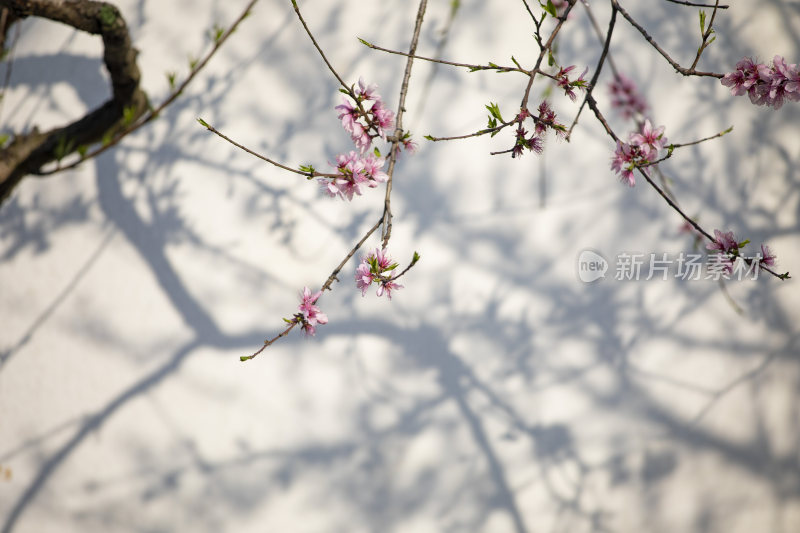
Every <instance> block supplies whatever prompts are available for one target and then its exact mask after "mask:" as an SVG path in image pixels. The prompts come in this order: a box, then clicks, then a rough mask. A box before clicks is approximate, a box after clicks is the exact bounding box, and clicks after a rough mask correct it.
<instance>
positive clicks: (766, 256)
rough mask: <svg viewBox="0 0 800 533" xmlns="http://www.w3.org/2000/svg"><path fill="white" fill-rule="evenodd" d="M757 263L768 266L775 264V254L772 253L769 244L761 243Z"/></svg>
mask: <svg viewBox="0 0 800 533" xmlns="http://www.w3.org/2000/svg"><path fill="white" fill-rule="evenodd" d="M759 263H761V264H762V265H765V266H768V267H774V266H775V254H773V253H772V250H770V249H769V246H767V245H766V244H762V245H761V259H760V260H759Z"/></svg>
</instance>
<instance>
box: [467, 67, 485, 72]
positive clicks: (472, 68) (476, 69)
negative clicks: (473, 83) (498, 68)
mask: <svg viewBox="0 0 800 533" xmlns="http://www.w3.org/2000/svg"><path fill="white" fill-rule="evenodd" d="M479 70H483V68H481V67H469V71H470V72H478V71H479Z"/></svg>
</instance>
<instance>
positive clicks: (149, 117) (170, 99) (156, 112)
mask: <svg viewBox="0 0 800 533" xmlns="http://www.w3.org/2000/svg"><path fill="white" fill-rule="evenodd" d="M256 2H258V0H250V3H248V4H247V7H245V8H244V10H243V11H242V13H241V14H240V15H239V17H238V18H237V19H236V20H235V21H234V22H233V24H231V26H230V27H229V28H228V30H227V31H226V32H225V33H223V34H222V35H221V36H220V38H219V39H217V40H216V41H215V42H214V45H213V46H212V47H211V50H210V51H209V52H208V53H207V54H206V56H205V57H204V58H203V59H202V60H200V61H199V62H198V63H197V65H195V66H194V68H192V70H191V71H190V72H189V76H187V78H186V79H185V80H184V81H183V83H181V84H180V85H179V86H178V87H177V88H176V89H174V90H173V91H172V92H171V93H170V95H169V96H168V97H167V99H166V100H164V101H163V102H162V103H161V105H159V106H158V107H156V108H155V109H153V110H151V111H150V112H149V113H147V114H145V115H143V116H142V117H141V118H140V119H139V120H138V121H136V122H135V123H134V124H131V125H130V126H128V127H127V128H125V129H123V130H122V131H121V132H120V133H119V134H118V135H117V136H115V137H114V138H113V139H111V140H110V141H109V142H108V143H107V144H104V145H103V146H101V147H100V148H97V149H95V150H93V151H91V152H89V153H87V154H86V155H85V156H83V157H81V158H80V159H78V160H77V161H75V162H74V163H71V164H69V165H66V166H59V167H57V168H55V169H53V170H49V171H44V172H37V173H36V174H37V175H39V176H49V175H51V174H55V173H56V172H62V171H64V170H69V169H71V168H75V167H77V166H78V165H80V164H81V163H83V162H84V161H86V160H88V159H93V158H95V157H97V156H98V155H100V154H102V153H103V152H105V151H106V150H108V149H109V148H111V147H113V146H115V145H117V144H119V142H120V141H121V140H122V139H124V138H125V137H127V136H128V135H130V134H131V133H133V132H134V131H136V130H138V129H139V128H141V127H142V126H144V125H145V124H148V123H149V122H151V121H152V120H154V119H156V118H157V117H158V116H159V115H160V113H161V112H162V111H163V110H164V109H165V108H166V107H167V106H169V105H170V104H171V103H172V102H174V101H175V99H177V98H178V97H179V96H180V95H181V94H182V93H183V91H184V90H185V89H186V87H187V86H188V85H189V83H191V82H192V80H193V79H194V78H195V76H197V74H198V73H199V72H200V71H201V70H203V68H204V67H205V66H206V65H207V64H208V62H209V60H210V59H211V58H212V57H213V56H214V54H215V53H216V52H217V50H219V49H220V47H221V46H222V45H223V44H224V43H225V41H226V40H227V39H228V37H230V36H231V34H232V33H233V32H234V31H236V28H238V27H239V24H241V22H242V21H243V20H244V19H245V18H247V16H248V15H249V14H250V10H252V9H253V6H254V5H255V4H256Z"/></svg>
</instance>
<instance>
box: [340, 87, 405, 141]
mask: <svg viewBox="0 0 800 533" xmlns="http://www.w3.org/2000/svg"><path fill="white" fill-rule="evenodd" d="M377 89H378V86H377V85H375V84H371V85H366V84H365V83H364V80H363V79H361V78H359V80H358V88H356V89H353V93H354V94H355V96H356V101H355V102H353V101H352V99H350V98H344V99H342V104H341V105H337V106H336V108H335V109H338V110H340V111H341V113H339V119H340V120H341V121H342V126H343V127H344V129H345V130H346V131H347V132H348V133H349V134H350V137H351V138H352V139H353V143H355V145H356V147H357V148H358V149H359V151H360V152H361V153H362V154H363V153H364V152H366V151H367V150H368V149H369V147H370V146H371V145H372V139H374V138H375V137H380V138H381V139H383V140H386V131H388V130H391V129H392V128H393V127H394V112H392V111H391V110H390V109H387V108H386V107H385V106H384V103H383V100H381V97H380V95H379V94H378V92H377Z"/></svg>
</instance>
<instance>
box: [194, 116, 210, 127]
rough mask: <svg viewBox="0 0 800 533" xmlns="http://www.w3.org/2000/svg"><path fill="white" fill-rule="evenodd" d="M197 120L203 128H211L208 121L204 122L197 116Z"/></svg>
mask: <svg viewBox="0 0 800 533" xmlns="http://www.w3.org/2000/svg"><path fill="white" fill-rule="evenodd" d="M197 122H199V123H200V125H201V126H203V127H204V128H206V129H209V130H210V129H211V126H209V125H208V122H206V121H205V120H203V119H202V118H200V117H197Z"/></svg>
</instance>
